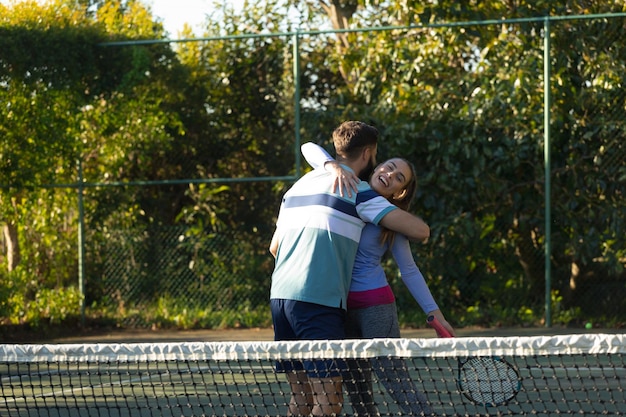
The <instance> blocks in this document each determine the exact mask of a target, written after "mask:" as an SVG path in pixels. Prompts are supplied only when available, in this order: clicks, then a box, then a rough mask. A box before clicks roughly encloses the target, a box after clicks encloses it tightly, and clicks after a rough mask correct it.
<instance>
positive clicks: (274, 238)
mask: <svg viewBox="0 0 626 417" xmlns="http://www.w3.org/2000/svg"><path fill="white" fill-rule="evenodd" d="M276 252H278V229H276V230H275V231H274V235H273V236H272V242H271V243H270V253H271V254H272V256H273V257H274V258H276Z"/></svg>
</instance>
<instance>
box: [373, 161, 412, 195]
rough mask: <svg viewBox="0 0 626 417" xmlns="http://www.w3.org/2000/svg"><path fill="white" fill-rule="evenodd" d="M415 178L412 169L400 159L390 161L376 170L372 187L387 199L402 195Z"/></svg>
mask: <svg viewBox="0 0 626 417" xmlns="http://www.w3.org/2000/svg"><path fill="white" fill-rule="evenodd" d="M412 176H413V174H412V170H411V167H410V166H409V165H408V164H407V163H406V161H404V160H403V159H400V158H392V159H389V160H387V161H385V162H383V163H382V164H380V165H378V166H377V167H376V169H374V173H373V174H372V177H371V178H370V186H371V187H372V189H373V190H374V191H376V192H378V194H380V195H382V196H383V197H385V198H392V197H393V196H397V195H400V194H402V191H404V189H405V188H406V186H407V184H408V183H409V182H410V181H411V177H412Z"/></svg>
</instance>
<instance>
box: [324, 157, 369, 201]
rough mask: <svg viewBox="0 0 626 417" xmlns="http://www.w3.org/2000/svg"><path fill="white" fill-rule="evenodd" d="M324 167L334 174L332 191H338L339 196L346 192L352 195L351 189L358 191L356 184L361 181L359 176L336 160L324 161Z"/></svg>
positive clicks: (349, 195)
mask: <svg viewBox="0 0 626 417" xmlns="http://www.w3.org/2000/svg"><path fill="white" fill-rule="evenodd" d="M324 169H325V170H326V171H328V172H331V173H332V174H333V176H334V181H333V192H339V195H340V196H342V197H343V196H344V193H345V194H348V197H349V198H351V197H352V191H354V193H355V194H356V193H357V192H358V184H359V183H360V182H361V180H360V179H359V177H358V176H357V175H356V174H355V173H354V172H352V171H349V170H347V169H344V168H343V167H342V166H341V164H340V163H338V162H337V161H327V162H325V163H324Z"/></svg>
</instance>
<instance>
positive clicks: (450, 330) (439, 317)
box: [428, 310, 456, 337]
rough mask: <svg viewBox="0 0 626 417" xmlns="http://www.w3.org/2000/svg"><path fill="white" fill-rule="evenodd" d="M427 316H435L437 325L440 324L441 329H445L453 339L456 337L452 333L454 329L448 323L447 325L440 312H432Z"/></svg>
mask: <svg viewBox="0 0 626 417" xmlns="http://www.w3.org/2000/svg"><path fill="white" fill-rule="evenodd" d="M428 315H429V316H435V317H436V318H437V320H438V321H439V323H441V325H442V326H443V327H445V328H446V330H447V331H448V332H450V334H451V335H452V336H454V337H456V333H455V331H454V328H453V327H452V326H451V325H450V323H448V321H447V320H446V318H445V317H444V316H443V313H442V312H441V310H433V311H431V312H430V313H428Z"/></svg>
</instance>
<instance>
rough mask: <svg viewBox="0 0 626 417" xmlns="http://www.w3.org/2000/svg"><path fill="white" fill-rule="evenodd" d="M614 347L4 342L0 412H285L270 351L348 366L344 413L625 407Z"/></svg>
mask: <svg viewBox="0 0 626 417" xmlns="http://www.w3.org/2000/svg"><path fill="white" fill-rule="evenodd" d="M625 352H626V335H619V334H616V335H609V334H584V335H564V336H534V337H502V338H500V337H479V338H454V339H436V338H432V339H374V340H346V341H298V342H206V343H203V342H189V343H180V342H178V343H156V344H154V343H150V344H148V343H134V344H58V345H52V344H41V345H15V344H5V345H0V374H1V377H2V383H1V391H2V398H1V399H0V416H57V417H68V416H81V417H83V416H120V417H121V416H138V417H144V416H159V417H161V416H281V415H282V416H284V415H287V408H288V403H289V401H290V397H291V388H290V385H289V384H288V383H287V381H286V376H285V374H283V373H279V372H276V370H275V369H276V368H275V364H276V361H281V360H309V359H319V358H327V359H335V360H338V361H337V363H340V362H343V361H344V360H345V362H346V365H349V366H348V371H349V372H348V371H347V372H346V373H345V375H344V377H345V381H346V383H345V384H344V387H345V390H346V392H345V395H344V403H343V404H344V405H343V408H342V414H341V415H346V416H348V415H364V413H365V415H367V412H370V413H375V412H376V413H378V414H379V415H383V416H392V415H393V416H398V415H414V414H419V413H420V412H419V409H417V410H416V407H415V403H416V402H417V403H419V404H420V406H423V408H422V411H423V412H422V414H428V415H438V416H471V415H476V416H477V415H516V416H517V415H529V416H530V415H532V416H557V415H558V416H562V415H576V416H594V415H626V394H625V390H626V363H625V361H624V353H625ZM468 358H492V359H493V358H495V359H502V360H503V363H505V364H507V368H508V369H509V371H508V374H506V375H501V374H500V371H499V370H493V369H489V366H485V367H484V369H482V370H480V369H479V370H478V371H476V372H475V373H474V374H471V373H470V374H471V375H472V376H468V373H467V372H465V371H463V372H462V371H461V369H463V368H465V367H466V366H465V365H464V363H469V362H471V361H468V362H466V361H467V359H468ZM359 369H360V370H361V371H363V372H358V370H359ZM355 370H356V372H355ZM494 372H495V374H496V377H495V382H493V381H492V383H490V384H488V385H485V384H484V383H483V382H478V383H476V381H473V379H474V378H477V379H484V378H493V373H494ZM505 380H506V381H505ZM368 381H371V384H369V383H368ZM494 384H495V385H494ZM472 389H477V390H478V391H479V392H478V393H477V394H474V395H471V394H468V392H467V391H471V390H472ZM414 390H416V391H417V392H414ZM511 390H512V395H508V394H502V391H511ZM363 392H366V394H367V395H364V396H360V397H358V398H357V397H356V396H355V395H357V394H358V395H361V394H363ZM351 394H352V395H351ZM370 394H371V396H369V395H370ZM509 397H512V398H509ZM359 398H360V399H361V400H359ZM364 398H366V399H369V400H363V399H364ZM500 403H502V404H500ZM369 407H373V408H369Z"/></svg>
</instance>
